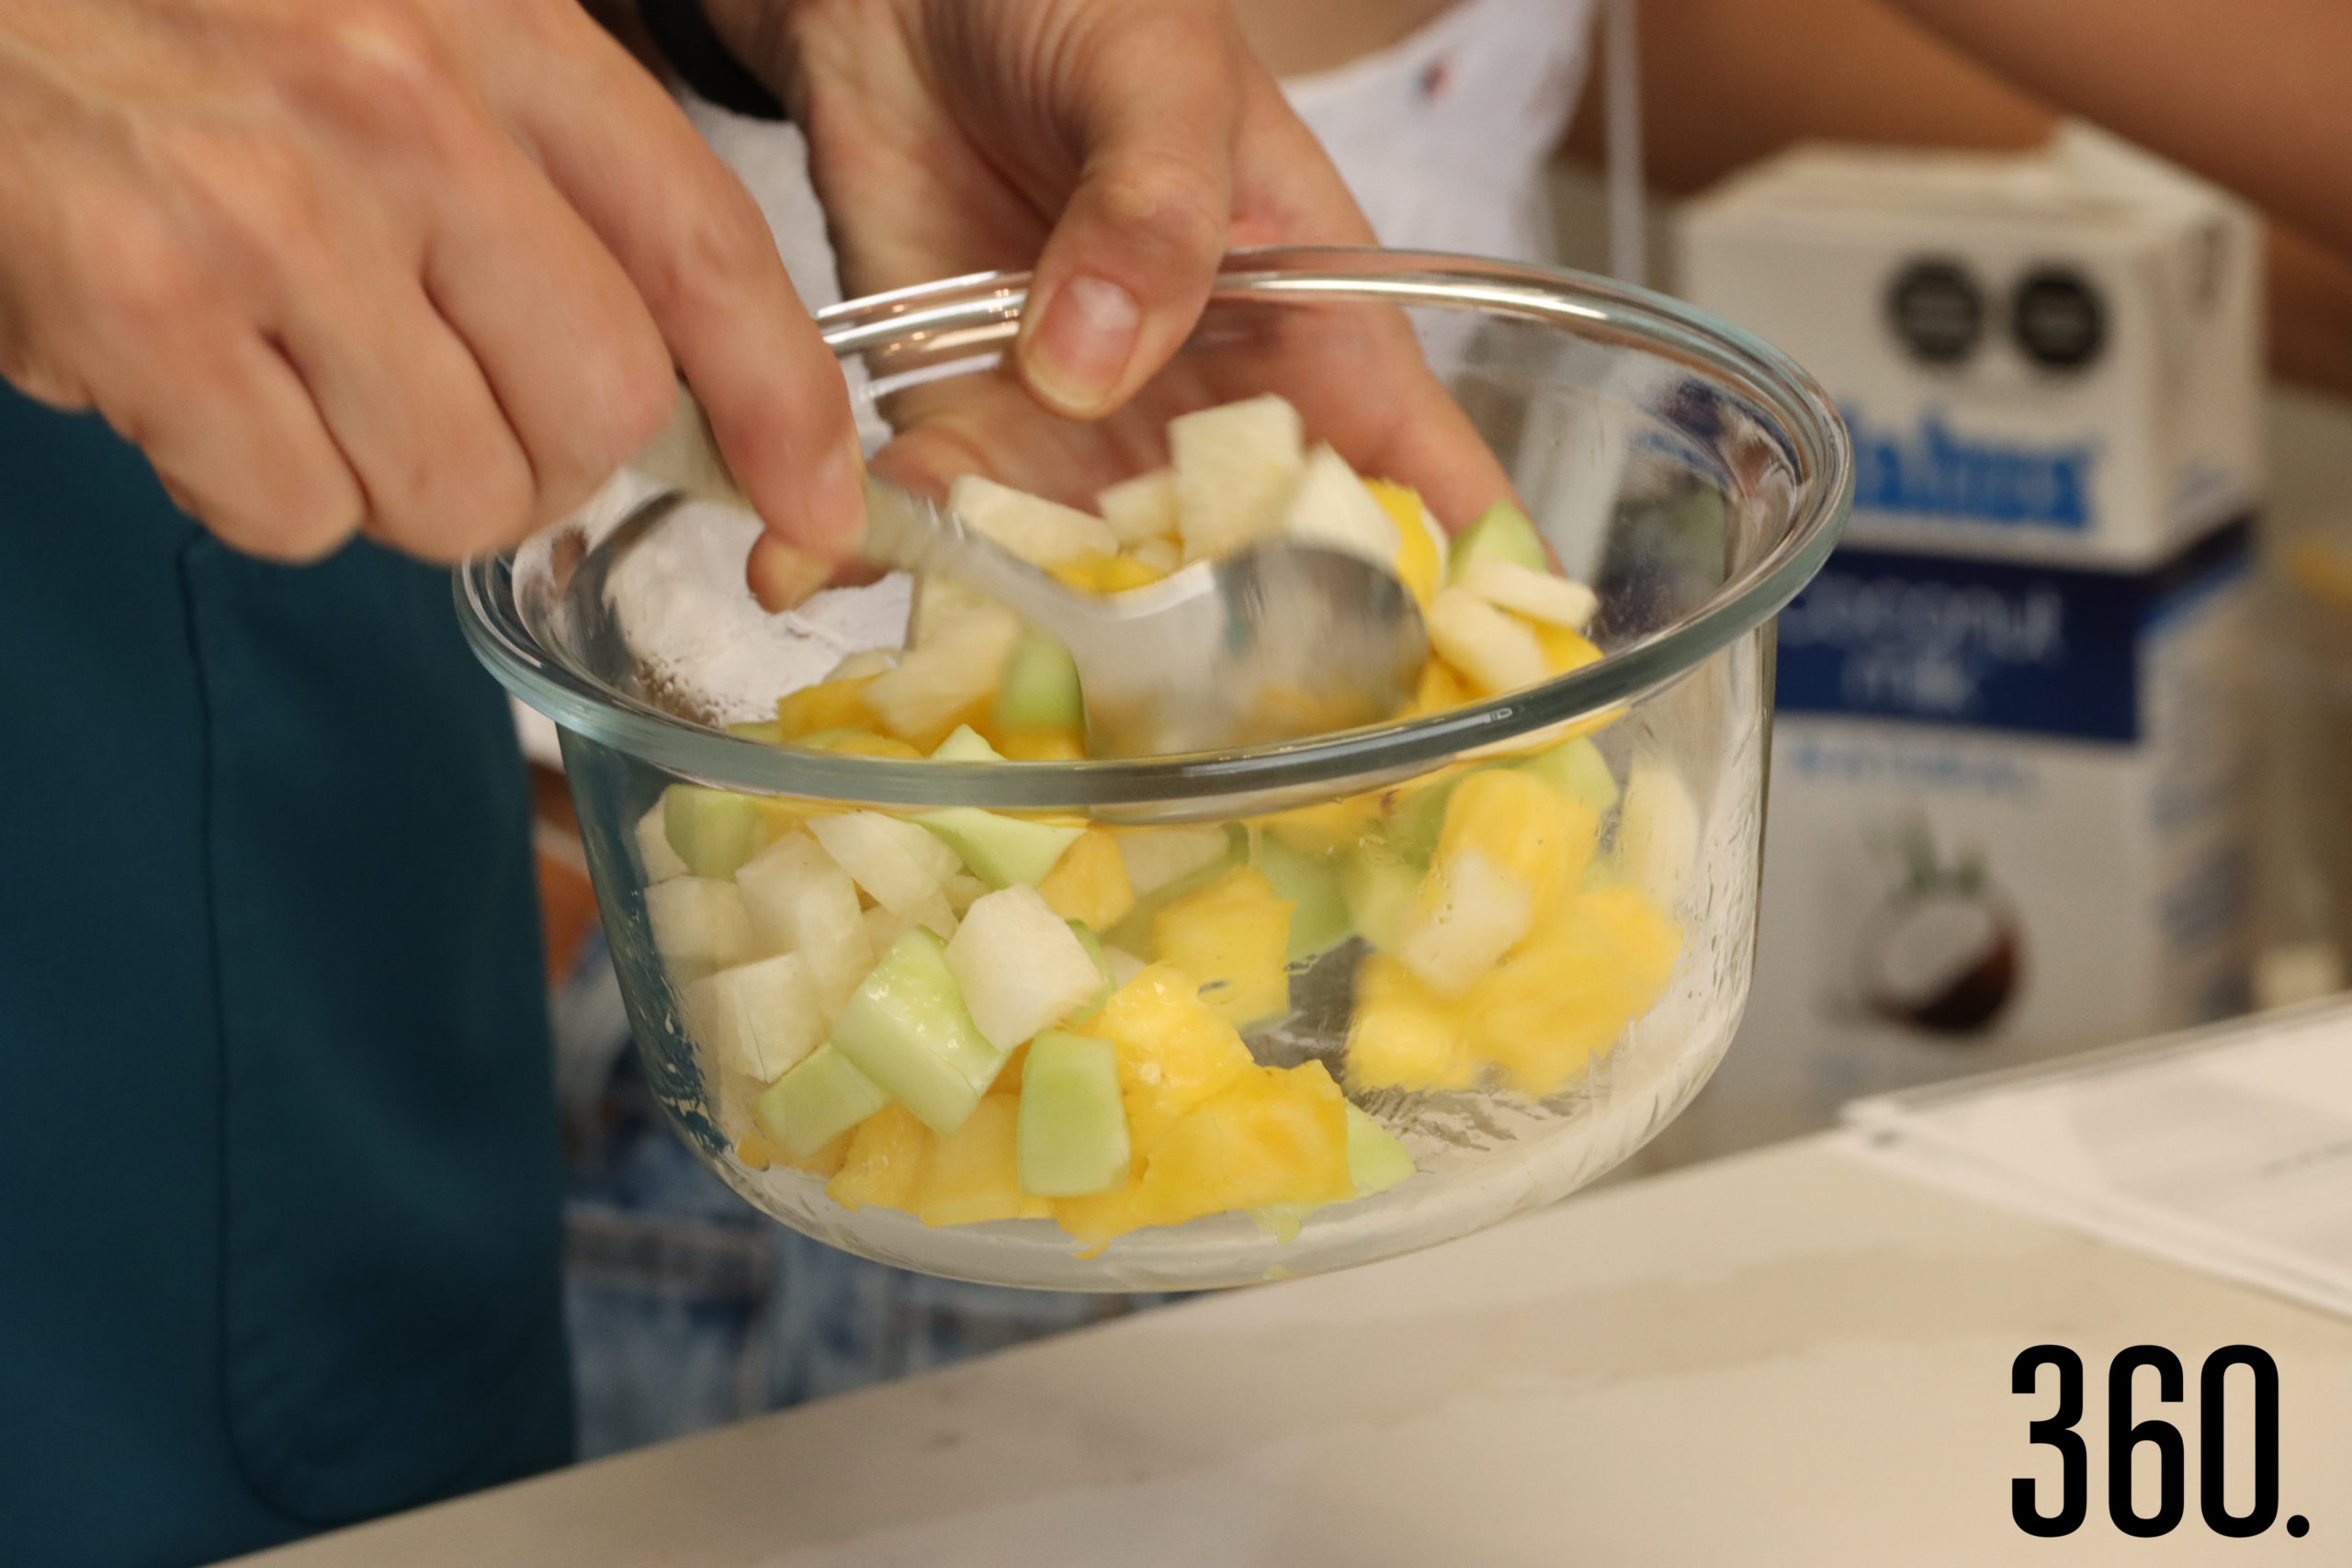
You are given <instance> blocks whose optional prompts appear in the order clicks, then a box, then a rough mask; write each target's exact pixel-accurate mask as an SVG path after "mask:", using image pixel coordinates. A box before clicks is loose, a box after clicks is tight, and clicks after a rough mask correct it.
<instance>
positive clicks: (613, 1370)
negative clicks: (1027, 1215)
mask: <svg viewBox="0 0 2352 1568" xmlns="http://www.w3.org/2000/svg"><path fill="white" fill-rule="evenodd" d="M555 1025H556V1055H557V1062H558V1069H557V1077H558V1084H559V1087H560V1094H561V1098H562V1104H563V1111H564V1131H565V1140H566V1150H567V1157H568V1161H569V1170H568V1173H567V1175H568V1181H567V1189H566V1201H565V1220H566V1239H567V1247H566V1258H565V1277H564V1306H565V1316H566V1323H567V1326H568V1328H569V1330H570V1333H571V1361H572V1370H573V1378H574V1382H575V1383H576V1385H577V1389H578V1409H579V1424H580V1426H579V1438H580V1457H581V1458H582V1459H592V1458H594V1457H596V1456H598V1455H600V1454H608V1453H615V1452H618V1451H619V1450H623V1449H628V1448H634V1447H637V1446H638V1445H639V1444H642V1443H650V1442H657V1441H660V1440H662V1439H663V1438H674V1437H679V1436H683V1435H684V1434H685V1433H688V1432H693V1431H698V1430H700V1429H701V1428H703V1427H711V1426H716V1425H718V1424H719V1423H721V1422H725V1421H731V1420H735V1419H737V1418H739V1417H741V1416H751V1415H756V1414H757V1413H759V1412H761V1411H763V1410H774V1409H779V1408H781V1407H783V1406H785V1405H788V1404H798V1403H800V1402H801V1401H803V1400H808V1399H818V1398H822V1397H824V1396H825V1395H828V1394H834V1393H845V1392H847V1391H848V1390H851V1389H854V1388H859V1387H862V1386H864V1385H865V1384H867V1383H871V1382H882V1381H885V1380H887V1379H890V1378H896V1377H901V1376H904V1375H905V1374H907V1373H909V1372H915V1371H923V1370H924V1369H926V1368H930V1367H939V1366H944V1365H947V1364H948V1363H950V1362H953V1361H958V1360H962V1359H965V1358H966V1357H969V1356H977V1355H979V1354H982V1353H984V1352H986V1351H989V1350H997V1349H1001V1348H1005V1347H1007V1346H1011V1345H1018V1344H1021V1343H1022V1342H1023V1341H1024V1340H1029V1339H1035V1338H1037V1337H1040V1336H1042V1335H1046V1334H1053V1333H1057V1332H1059V1331H1061V1330H1063V1329H1066V1328H1076V1327H1079V1326H1080V1325H1085V1324H1089V1323H1096V1322H1100V1321H1102V1320H1103V1319H1104V1318H1109V1317H1116V1316H1119V1315H1121V1314H1125V1313H1128V1312H1133V1311H1136V1310H1137V1309H1138V1308H1141V1307H1146V1306H1150V1305H1154V1304H1157V1303H1159V1302H1160V1301H1163V1300H1166V1299H1167V1298H1166V1297H1163V1296H1158V1295H1148V1296H1126V1295H1100V1296H1089V1295H1073V1294H1069V1293H1067V1292H1057V1291H1020V1290H1010V1289H1006V1288H1003V1287H1001V1286H993V1285H974V1284H967V1283H966V1282H964V1281H961V1280H941V1279H934V1278H933V1277H931V1276H929V1275H924V1274H914V1273H910V1272H908V1271H907V1270H905V1269H892V1268H888V1267H887V1266H885V1265H882V1264H879V1263H873V1262H869V1261H867V1260H866V1259H865V1258H857V1257H854V1256H852V1255H851V1254H849V1253H845V1252H839V1251H836V1250H834V1249H833V1248H831V1247H827V1246H825V1245H823V1244H822V1243H820V1242H816V1241H811V1240H809V1238H808V1237H806V1236H803V1235H799V1234H798V1233H797V1232H794V1231H790V1230H786V1228H785V1227H783V1226H782V1225H779V1224H775V1222H774V1221H772V1220H770V1219H768V1218H767V1217H766V1216H764V1215H763V1214H761V1213H758V1212H756V1211H755V1210H753V1209H752V1207H751V1206H750V1205H748V1204H746V1203H745V1202H744V1201H742V1200H741V1198H739V1197H737V1196H736V1195H735V1194H734V1193H733V1192H732V1191H730V1190H729V1189H728V1188H727V1186H726V1185H725V1184H724V1183H723V1182H721V1181H720V1180H719V1179H718V1178H717V1177H715V1176H713V1175H711V1174H710V1172H708V1171H707V1170H706V1169H704V1168H703V1167H702V1165H701V1164H700V1163H699V1162H698V1161H697V1160H696V1159H695V1156H693V1155H692V1154H691V1153H689V1152H688V1151H687V1149H686V1148H685V1146H684V1145H683V1144H681V1143H680V1142H679V1141H678V1140H677V1139H676V1138H674V1137H673V1136H672V1135H671V1134H670V1132H669V1130H668V1129H667V1127H665V1126H664V1125H663V1124H662V1120H661V1113H660V1111H659V1110H658V1108H657V1107H656V1106H655V1104H654V1102H653V1100H652V1096H651V1094H650V1092H649V1090H648V1089H647V1088H646V1084H645V1079H644V1077H643V1075H642V1074H641V1073H640V1072H639V1068H638V1061H637V1055H636V1053H635V1052H634V1051H633V1050H631V1049H629V1048H628V1021H627V1019H626V1018H625V1017H624V1016H623V1015H622V1013H621V1010H620V999H619V992H618V989H617V987H616V985H615V983H614V981H613V978H612V967H611V960H610V957H609V955H608V954H607V953H606V952H605V947H604V944H603V942H602V940H601V939H600V938H592V939H591V940H590V942H588V944H587V947H586V950H585V951H584V952H583V953H582V959H581V962H580V964H579V966H578V967H577V969H576V970H575V972H574V974H573V976H572V977H571V980H570V981H569V982H568V983H567V984H566V985H565V986H564V987H562V989H561V990H560V993H559V995H558V997H557V998H556V1005H555Z"/></svg>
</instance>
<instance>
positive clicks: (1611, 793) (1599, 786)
mask: <svg viewBox="0 0 2352 1568" xmlns="http://www.w3.org/2000/svg"><path fill="white" fill-rule="evenodd" d="M1514 766H1517V767H1520V768H1522V769H1524V770H1526V771H1527V772H1528V773H1533V774H1534V775H1535V776H1536V777H1537V778H1539V779H1542V780H1543V781H1544V783H1545V784H1550V785H1551V786H1552V787H1553V788H1554V789H1556V790H1558V791H1559V792H1560V793H1561V794H1562V795H1566V796H1567V797H1568V798H1569V799H1570V800H1577V801H1582V802H1583V803H1584V804H1585V805H1587V806H1589V807H1592V809H1593V814H1594V815H1595V816H1599V817H1606V816H1608V815H1609V813H1610V810H1611V808H1612V807H1615V806H1616V804H1617V795H1618V789H1617V776H1616V775H1615V774H1614V773H1611V772H1610V771H1609V759H1607V758H1606V757H1603V756H1602V755H1601V754H1600V747H1598V746H1595V745H1594V744H1593V743H1592V741H1591V739H1589V737H1586V736H1582V735H1579V736H1577V738H1576V739H1574V740H1564V741H1562V742H1561V743H1560V744H1559V745H1557V746H1555V747H1553V748H1552V749H1551V750H1547V751H1538V752H1537V753H1536V754H1535V755H1534V756H1532V757H1529V758H1527V759H1526V760H1525V761H1521V762H1518V763H1515V764H1514Z"/></svg>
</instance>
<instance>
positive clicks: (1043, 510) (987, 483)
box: [947, 474, 1119, 567]
mask: <svg viewBox="0 0 2352 1568" xmlns="http://www.w3.org/2000/svg"><path fill="white" fill-rule="evenodd" d="M947 504H948V507H949V508H950V509H951V510H952V511H954V513H956V515H957V516H958V517H961V518H962V519H963V520H964V522H965V523H966V524H967V525H968V526H969V527H970V528H971V530H972V531H973V532H974V533H976V534H978V535H979V536H982V537H983V538H988V539H992V540H994V541H995V542H996V544H997V545H998V546H999V547H1001V548H1003V549H1004V550H1006V551H1008V552H1009V553H1011V554H1012V555H1016V556H1019V557H1020V558H1022V559H1023V560H1025V561H1027V562H1028V563H1029V564H1030V565H1032V566H1042V567H1055V566H1059V565H1060V564H1061V563H1062V562H1064V561H1067V560H1069V559H1071V558H1075V557H1078V556H1083V555H1088V554H1093V555H1105V556H1107V555H1114V554H1115V553H1117V551H1118V548H1119V536H1118V535H1117V534H1115V533H1114V532H1112V530H1111V525H1109V524H1108V523H1105V522H1103V520H1102V519H1101V518H1100V517H1095V516H1091V515H1089V514H1088V513H1083V512H1080V511H1079V510H1078V509H1077V508H1076V507H1074V506H1064V505H1062V504H1061V503H1060V502H1052V501H1047V500H1046V498H1045V497H1043V496H1039V495H1031V494H1029V493H1028V492H1027V491H1018V490H1014V489H1013V488H1012V486H1011V485H1001V484H999V483H997V482H996V481H995V480H994V479H983V478H981V477H980V476H979V475H978V474H966V475H965V476H964V477H963V478H961V479H957V480H956V482H955V483H954V484H952V485H950V486H949V487H948V488H947Z"/></svg>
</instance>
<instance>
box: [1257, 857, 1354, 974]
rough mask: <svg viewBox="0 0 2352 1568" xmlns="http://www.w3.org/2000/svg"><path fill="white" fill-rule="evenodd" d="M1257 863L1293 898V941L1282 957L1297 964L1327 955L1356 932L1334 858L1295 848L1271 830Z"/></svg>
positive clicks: (1283, 893) (1282, 892) (1281, 891)
mask: <svg viewBox="0 0 2352 1568" xmlns="http://www.w3.org/2000/svg"><path fill="white" fill-rule="evenodd" d="M1256 864H1257V867H1258V869H1259V870H1260V871H1261V872H1263V873H1264V874H1265V877H1266V880H1267V881H1269V882H1271V883H1272V884H1273V885H1274V891H1275V892H1276V893H1277V894H1279V895H1280V896H1281V897H1284V898H1287V899H1289V900H1290V902H1291V911H1290V945H1289V948H1288V950H1287V951H1286V953H1284V957H1285V958H1286V959H1287V960H1288V961H1289V962H1291V963H1293V964H1296V963H1298V962H1299V961H1300V960H1302V959H1307V958H1313V957H1316V956H1317V954H1320V953H1329V951H1330V950H1331V949H1333V948H1335V947H1337V946H1339V945H1340V943H1341V942H1345V941H1347V940H1348V937H1349V936H1350V934H1351V933H1352V932H1353V931H1354V930H1355V926H1354V923H1353V922H1352V921H1351V920H1350V919H1349V918H1348V897H1347V894H1346V892H1345V890H1343V889H1342V888H1341V887H1340V868H1339V864H1338V863H1337V862H1336V861H1335V860H1332V859H1330V858H1328V857H1326V856H1323V855H1311V854H1308V853H1307V852H1306V851H1304V850H1296V849H1293V848H1292V847H1291V846H1290V845H1288V844H1285V843H1283V841H1282V840H1280V839H1277V838H1275V837H1274V836H1273V835H1272V834H1271V833H1264V834H1261V835H1259V838H1258V851H1257V856H1256Z"/></svg>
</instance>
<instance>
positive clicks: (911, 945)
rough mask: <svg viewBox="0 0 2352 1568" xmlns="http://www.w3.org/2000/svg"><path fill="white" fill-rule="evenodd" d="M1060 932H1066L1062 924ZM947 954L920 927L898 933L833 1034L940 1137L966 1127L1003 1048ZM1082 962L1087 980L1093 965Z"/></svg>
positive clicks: (838, 1044)
mask: <svg viewBox="0 0 2352 1568" xmlns="http://www.w3.org/2000/svg"><path fill="white" fill-rule="evenodd" d="M973 908H978V905H974V906H973ZM1048 918H1050V917H1048ZM1055 923H1056V925H1057V927H1060V922H1059V921H1056V922H1055ZM1061 934H1062V936H1063V937H1064V938H1065V939H1068V938H1069V930H1068V929H1067V928H1061ZM1073 945H1075V942H1073ZM945 953H946V944H945V943H944V942H941V941H940V940H939V939H938V938H937V937H935V936H933V935H932V934H931V932H929V931H923V930H922V929H920V928H918V929H917V930H914V931H909V932H908V933H907V934H906V935H904V936H902V937H900V938H899V940H898V942H896V943H894V944H893V945H892V946H891V948H890V951H889V952H888V953H884V954H883V955H882V961H881V962H880V963H879V964H876V965H875V966H874V970H873V973H871V974H869V975H867V976H866V977H865V979H864V980H863V981H861V982H859V984H858V987H857V990H856V993H855V994H854V995H853V996H852V997H851V998H850V999H849V1005H848V1006H847V1007H845V1008H843V1009H842V1015H841V1017H839V1018H837V1019H835V1020H834V1021H833V1038H832V1043H833V1044H834V1046H835V1047H836V1048H837V1049H839V1050H840V1052H841V1054H842V1055H844V1056H847V1057H848V1058H849V1059H850V1061H851V1063H852V1064H854V1066H856V1068H857V1069H858V1071H860V1072H862V1073H864V1074H865V1076H866V1077H869V1078H872V1079H873V1080H874V1081H875V1082H876V1083H877V1084H879V1085H881V1086H882V1088H883V1089H884V1090H885V1091H886V1092H887V1093H888V1095H889V1096H890V1098H891V1099H893V1100H897V1101H898V1102H899V1104H901V1105H903V1106H905V1107H906V1108H907V1109H908V1110H909V1111H913V1112H914V1113H915V1116H916V1117H917V1118H918V1119H919V1120H920V1121H922V1123H923V1125H925V1126H927V1127H929V1128H930V1129H931V1130H932V1131H933V1132H934V1133H937V1134H940V1135H941V1136H943V1137H944V1136H945V1135H946V1134H950V1133H952V1132H954V1131H955V1130H956V1128H958V1127H960V1126H962V1125H963V1124H964V1118H966V1117H967V1116H969V1115H970V1114H971V1113H972V1107H974V1106H975V1105H978V1103H979V1101H980V1096H982V1095H983V1094H986V1093H987V1092H988V1090H989V1085H990V1084H992V1083H994V1082H995V1081H996V1076H997V1073H998V1071H999V1069H1001V1067H1002V1066H1004V1053H1003V1052H1002V1051H1001V1050H999V1049H998V1048H997V1047H996V1046H994V1045H992V1044H990V1043H989V1040H988V1038H987V1036H985V1035H983V1034H982V1033H981V1032H979V1030H978V1027H977V1026H976V1025H975V1024H974V1023H973V1021H972V1015H971V1012H970V1011H969V1010H967V1008H966V1007H965V1006H964V998H963V994H962V993H961V992H959V991H958V990H957V989H956V977H955V976H954V975H953V974H951V973H950V972H949V970H948V968H947V960H946V956H945ZM1080 956H1081V957H1083V954H1081V955H1080ZM1086 967H1087V974H1088V978H1089V980H1090V981H1091V980H1092V979H1093V969H1094V966H1093V965H1092V964H1087V966H1086Z"/></svg>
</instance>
